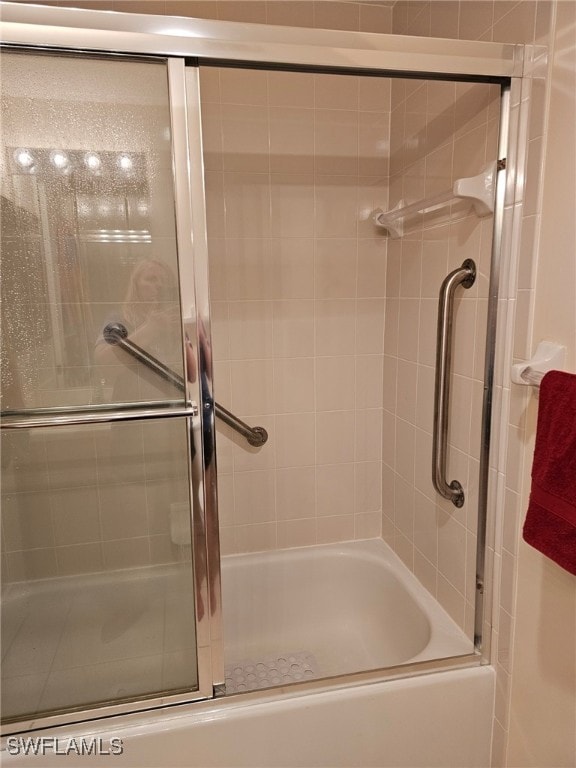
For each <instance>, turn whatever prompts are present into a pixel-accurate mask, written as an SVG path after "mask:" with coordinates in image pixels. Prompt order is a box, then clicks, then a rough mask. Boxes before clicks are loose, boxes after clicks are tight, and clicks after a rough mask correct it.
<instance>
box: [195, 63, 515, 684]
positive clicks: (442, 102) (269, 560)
mask: <svg viewBox="0 0 576 768" xmlns="http://www.w3.org/2000/svg"><path fill="white" fill-rule="evenodd" d="M201 86H202V88H201V96H202V100H201V101H202V113H203V148H204V163H205V170H206V174H205V176H206V202H207V214H208V215H207V219H208V251H209V260H210V297H211V316H212V321H213V341H214V345H213V356H214V360H215V382H216V386H217V387H218V388H220V389H219V391H222V390H223V391H224V392H225V393H226V398H227V400H228V401H229V402H230V403H231V407H232V408H233V409H234V411H235V412H236V413H238V414H239V416H240V417H241V418H243V419H245V420H247V421H249V422H251V423H256V424H263V425H264V427H265V428H266V429H267V430H268V431H269V433H270V441H269V443H267V444H266V445H265V446H263V447H262V448H261V449H257V450H248V449H247V447H246V446H245V445H244V444H242V443H240V442H239V441H238V440H237V439H236V438H235V436H234V435H233V434H231V433H230V432H228V433H227V432H225V431H224V430H221V434H219V435H218V443H217V455H218V468H219V474H218V484H219V519H220V525H221V531H220V532H221V544H222V554H223V568H222V585H223V598H222V599H223V615H224V655H225V669H226V691H227V692H231V693H234V692H240V691H245V690H252V689H258V688H263V687H268V686H274V685H286V684H288V683H298V682H300V681H305V680H306V679H309V678H314V677H315V678H329V677H336V676H340V675H347V674H349V673H355V672H360V671H362V672H363V671H367V670H375V669H384V668H390V667H396V666H399V665H409V664H416V663H421V662H431V661H434V660H438V659H445V658H453V657H464V656H466V655H471V654H474V652H475V644H474V643H475V637H474V635H475V631H474V623H475V612H476V606H477V605H479V604H480V603H479V595H480V589H479V585H480V579H478V578H477V575H478V573H479V568H480V566H481V561H482V554H481V555H480V557H477V552H478V551H479V544H480V546H483V532H482V529H481V526H480V525H479V524H478V520H479V518H480V516H481V502H480V497H481V495H482V492H483V491H481V487H482V478H481V474H482V468H483V466H485V465H482V464H481V462H482V454H481V446H482V439H483V438H482V434H483V433H482V429H483V424H482V419H483V416H482V413H483V396H484V392H485V391H486V389H487V387H486V386H485V357H486V354H485V353H486V339H487V333H488V331H487V327H488V303H489V302H488V297H489V287H490V280H491V277H490V275H491V259H492V237H493V228H494V221H493V217H492V216H491V215H489V213H488V212H484V214H483V215H482V216H479V215H478V213H477V211H476V210H475V208H473V206H472V205H471V202H470V200H466V199H463V200H460V199H458V198H457V196H454V195H453V194H452V191H453V189H454V185H455V184H456V183H457V181H458V180H459V179H462V178H469V177H474V176H477V175H478V174H481V173H482V172H483V169H485V168H486V166H489V167H490V164H492V165H494V164H495V160H496V159H497V157H498V133H499V110H500V98H501V93H500V87H499V85H495V84H493V83H464V82H454V81H450V80H449V79H446V80H438V79H433V80H432V79H431V80H426V79H425V78H423V79H421V80H418V79H403V78H401V77H366V76H357V75H352V74H336V73H324V72H318V73H313V72H299V71H298V72H297V71H294V72H289V71H278V70H272V69H271V70H269V71H266V70H264V69H258V70H252V69H242V68H241V67H238V68H231V67H227V68H222V69H220V70H218V69H216V68H215V67H208V66H206V67H201ZM439 198H440V199H441V200H442V201H444V202H445V203H446V202H447V203H448V204H447V205H439V204H438V200H439ZM404 206H407V207H408V208H409V209H411V211H412V215H411V216H410V217H408V216H406V215H405V216H404V217H403V221H402V224H403V229H402V228H400V227H397V228H396V230H395V231H394V230H386V229H384V228H383V227H381V226H377V224H376V223H375V220H374V216H375V214H376V213H377V211H379V210H382V211H390V210H392V211H393V212H394V211H395V210H396V209H397V208H403V207H404ZM396 223H398V222H396ZM468 259H471V260H474V263H475V264H476V267H477V274H476V279H475V282H474V285H473V286H472V287H471V288H470V289H469V290H465V289H464V288H463V287H460V286H458V290H457V291H456V296H455V298H454V305H453V310H454V314H453V320H454V332H453V336H452V339H451V344H449V346H450V348H451V351H452V368H451V372H450V373H449V376H448V378H449V379H450V384H451V394H452V397H451V399H450V401H449V403H448V405H447V408H446V415H448V416H449V419H448V426H447V428H446V432H445V436H446V444H447V472H448V475H449V478H448V481H449V482H451V481H452V480H453V479H455V478H457V479H458V481H460V482H461V484H462V486H463V487H464V492H465V503H464V504H463V505H461V506H454V505H453V504H451V503H450V502H449V501H447V500H446V499H445V498H443V497H442V496H441V495H440V494H438V493H437V492H436V490H435V488H434V487H433V485H432V479H431V476H432V471H431V468H432V459H433V455H434V450H433V433H434V430H435V428H434V397H435V360H436V341H437V338H436V332H437V321H438V305H439V293H440V290H441V286H442V284H443V281H444V280H445V278H446V275H448V274H450V273H451V272H452V271H453V270H455V269H456V270H458V269H460V268H461V265H462V264H463V262H466V261H467V260H468ZM389 563H393V564H394V575H393V576H389V573H391V568H390V567H389V565H388V564H389ZM371 568H373V571H372V572H369V569H371ZM396 576H397V577H398V578H396ZM400 577H401V578H400ZM415 585H416V587H417V591H416V592H414V593H413V592H411V589H412V587H413V586H415ZM404 587H406V591H405V592H402V590H403V589H404ZM394 589H398V592H397V595H401V596H399V597H396V598H394V599H392V597H391V595H392V594H393V590H394ZM414 594H416V595H417V600H416V601H413V600H412V597H413V596H414ZM430 627H433V629H432V630H431V629H430ZM440 637H442V641H441V642H440V641H439V638H440Z"/></svg>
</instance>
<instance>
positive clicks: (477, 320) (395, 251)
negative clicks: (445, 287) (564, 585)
mask: <svg viewBox="0 0 576 768" xmlns="http://www.w3.org/2000/svg"><path fill="white" fill-rule="evenodd" d="M499 102H500V92H499V88H498V87H497V86H490V85H485V84H466V83H450V82H433V81H432V82H424V81H420V80H398V81H393V83H392V103H391V121H390V126H391V128H390V144H391V158H390V207H391V208H392V207H393V206H394V205H396V204H397V203H398V201H400V200H407V201H414V200H417V199H421V198H426V197H433V196H434V195H437V194H440V193H442V192H445V191H447V190H449V189H451V188H452V186H453V183H454V181H455V180H456V179H458V178H461V177H466V176H475V175H476V174H478V173H480V171H481V170H482V169H483V168H484V167H485V165H486V164H487V163H488V162H491V161H492V162H494V161H495V159H496V157H497V132H498V123H499ZM492 226H493V222H492V217H491V216H489V217H487V218H486V219H481V218H479V217H478V216H477V215H476V214H475V212H474V211H473V210H472V209H471V206H470V204H469V203H453V204H452V205H451V206H448V207H446V208H445V209H443V210H439V211H437V212H435V213H429V214H426V215H425V216H418V217H413V218H412V219H411V220H408V221H406V222H405V231H404V235H403V237H401V238H399V239H397V240H391V241H389V242H388V265H387V290H386V293H387V298H386V314H385V326H386V332H385V339H384V370H385V371H386V375H385V378H384V400H385V405H384V409H385V410H384V419H385V424H386V427H385V430H384V436H383V498H385V499H386V500H387V504H386V505H385V506H384V509H383V515H384V516H383V536H384V538H385V539H386V540H387V541H388V542H389V543H390V545H391V546H392V547H393V548H394V549H395V551H396V552H397V553H398V554H399V555H400V557H401V558H402V559H403V560H404V561H405V562H406V564H407V565H408V566H409V567H410V568H411V569H412V570H413V571H414V573H416V575H417V576H418V577H419V578H420V580H421V581H422V582H423V583H424V584H425V585H426V587H427V588H428V590H429V591H430V592H431V593H432V594H434V595H435V596H436V597H437V598H438V600H439V601H440V603H441V604H442V605H443V607H444V608H445V609H446V610H447V611H448V612H449V613H450V614H451V615H452V617H453V618H454V620H455V621H457V622H458V624H459V625H460V626H461V627H462V628H465V629H466V631H467V632H468V634H469V635H470V636H472V634H473V630H474V627H473V623H474V599H475V581H476V527H477V508H478V473H479V458H480V444H481V423H480V421H481V413H482V396H483V379H484V353H485V333H486V331H485V329H486V320H487V304H488V302H487V297H488V281H489V276H490V258H491V246H492ZM465 258H471V259H474V261H475V263H476V266H477V278H476V281H475V284H474V286H473V287H472V288H470V289H468V290H465V289H463V288H462V289H459V290H458V291H457V293H456V297H455V302H454V343H453V353H452V371H453V373H454V376H453V378H452V382H451V402H450V414H451V418H450V425H449V434H448V441H449V458H448V474H449V478H448V481H449V482H450V481H451V480H453V479H458V480H459V481H460V482H461V484H462V486H463V487H464V489H465V498H466V502H465V505H464V507H463V508H462V509H460V510H458V509H457V508H456V507H454V506H453V505H452V504H451V503H450V502H446V501H444V500H443V499H442V498H441V497H440V496H439V495H438V494H437V493H436V492H435V490H434V488H433V486H432V482H431V475H432V470H431V457H432V428H433V408H434V401H433V395H434V370H435V364H436V359H435V350H436V323H437V312H438V294H439V290H440V286H441V284H442V281H443V280H444V278H445V277H446V275H447V274H448V273H449V272H450V271H451V270H453V269H455V268H458V267H460V266H461V265H462V262H463V260H464V259H465Z"/></svg>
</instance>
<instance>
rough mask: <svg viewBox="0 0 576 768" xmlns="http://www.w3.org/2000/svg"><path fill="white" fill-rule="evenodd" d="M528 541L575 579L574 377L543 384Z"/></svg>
mask: <svg viewBox="0 0 576 768" xmlns="http://www.w3.org/2000/svg"><path fill="white" fill-rule="evenodd" d="M523 537H524V540H525V541H527V542H528V544H530V545H532V546H533V547H535V548H536V549H537V550H539V551H540V552H542V553H543V554H544V555H546V556H547V557H549V558H551V559H552V560H554V562H556V563H558V565H560V566H562V568H565V569H566V570H567V571H568V572H569V573H573V574H574V575H576V375H574V374H571V373H565V372H563V371H550V372H549V373H547V374H546V375H545V376H544V378H543V379H542V382H541V384H540V402H539V407H538V424H537V428H536V446H535V449H534V462H533V464H532V487H531V491H530V503H529V505H528V512H527V514H526V521H525V523H524V531H523Z"/></svg>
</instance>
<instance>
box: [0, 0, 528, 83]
mask: <svg viewBox="0 0 576 768" xmlns="http://www.w3.org/2000/svg"><path fill="white" fill-rule="evenodd" d="M1 15H2V25H1V26H2V42H3V43H5V44H9V45H20V46H43V47H54V48H67V49H70V50H75V49H84V50H91V51H100V52H106V51H108V52H115V53H132V54H148V55H150V54H152V55H158V56H164V57H174V56H178V57H180V56H185V57H199V58H204V59H220V60H226V61H233V62H259V63H262V64H276V65H279V64H280V65H290V66H303V67H310V68H317V67H326V68H333V69H344V70H354V71H360V70H366V71H371V72H383V71H388V72H403V73H428V74H442V75H444V74H446V75H453V76H455V77H462V78H465V77H484V78H490V77H492V78H508V77H519V76H521V75H522V69H523V50H524V48H523V46H522V45H514V44H508V43H492V42H483V41H467V40H450V41H449V45H447V41H446V40H441V39H434V38H425V37H413V36H408V35H402V36H399V35H385V34H373V33H369V32H344V31H338V30H322V29H304V28H293V27H275V26H272V25H264V24H244V23H237V22H229V21H208V20H204V19H202V20H201V19H189V18H179V17H170V16H153V15H148V14H135V13H134V14H133V13H114V12H110V11H91V10H80V9H73V8H55V7H43V6H34V5H22V4H20V3H10V2H3V3H2V4H1Z"/></svg>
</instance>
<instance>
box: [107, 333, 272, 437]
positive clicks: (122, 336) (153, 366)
mask: <svg viewBox="0 0 576 768" xmlns="http://www.w3.org/2000/svg"><path fill="white" fill-rule="evenodd" d="M103 336H104V339H105V340H106V341H107V342H108V344H115V345H116V346H118V347H120V348H121V349H123V350H125V351H126V352H127V353H128V354H129V355H132V357H134V358H135V359H136V360H139V361H140V362H141V363H142V364H143V365H145V366H146V367H147V368H149V369H150V370H152V371H154V373H156V374H158V376H160V377H161V378H163V379H164V380H165V381H168V382H170V384H172V385H173V386H175V387H176V389H178V390H179V391H180V392H184V391H185V390H186V386H185V382H184V379H183V378H182V376H180V375H179V374H177V373H175V371H173V370H172V369H170V368H168V367H167V366H166V365H164V363H161V362H160V361H159V360H157V359H156V358H155V357H152V355H151V354H149V353H148V352H146V350H145V349H142V348H141V347H139V346H138V345H137V344H134V342H133V341H130V339H129V338H128V331H127V330H126V328H125V327H124V326H123V325H122V323H109V324H108V325H107V326H106V327H105V328H104V332H103ZM214 411H215V413H216V416H217V417H218V418H219V419H220V420H221V421H223V422H224V423H225V424H227V425H228V426H229V427H231V428H232V429H233V430H234V431H235V432H238V434H240V435H242V437H244V438H245V439H246V440H247V441H248V443H249V444H250V445H252V446H254V447H259V446H261V445H264V443H265V442H266V441H267V440H268V432H267V431H266V430H265V429H264V427H251V426H250V425H249V424H246V423H245V422H243V421H242V420H241V419H239V418H238V417H237V416H235V415H234V414H233V413H231V412H230V411H229V410H227V409H226V408H224V406H222V405H220V404H219V403H214Z"/></svg>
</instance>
